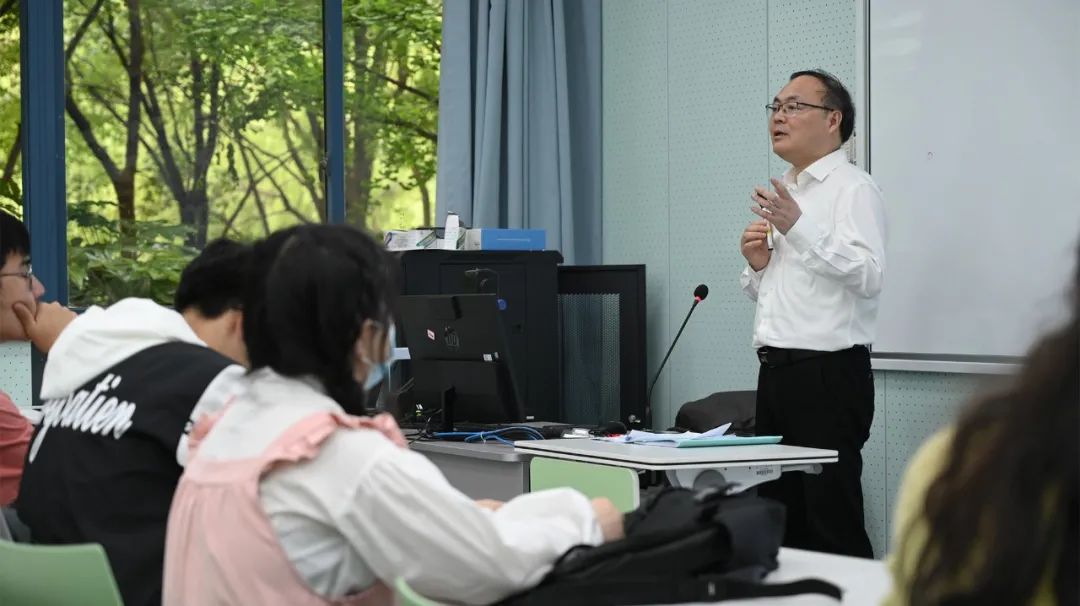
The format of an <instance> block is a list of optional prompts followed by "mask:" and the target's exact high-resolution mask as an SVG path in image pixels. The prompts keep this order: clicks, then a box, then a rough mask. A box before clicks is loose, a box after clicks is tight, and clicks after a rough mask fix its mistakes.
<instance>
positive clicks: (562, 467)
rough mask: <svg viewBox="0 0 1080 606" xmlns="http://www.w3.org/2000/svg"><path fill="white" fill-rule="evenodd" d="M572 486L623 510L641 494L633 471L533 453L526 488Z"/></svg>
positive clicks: (634, 506)
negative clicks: (607, 500) (603, 498)
mask: <svg viewBox="0 0 1080 606" xmlns="http://www.w3.org/2000/svg"><path fill="white" fill-rule="evenodd" d="M548 488H573V489H575V490H577V491H579V492H581V493H583V494H584V495H585V496H587V497H589V498H596V497H607V498H609V499H611V502H612V503H614V505H615V507H616V508H617V509H618V510H619V511H621V512H623V513H626V512H628V511H633V510H635V509H637V507H638V503H639V502H640V498H641V490H640V484H639V483H638V477H637V472H636V471H634V470H633V469H627V468H625V467H613V466H611V465H598V464H596V463H584V462H582V461H565V460H562V459H548V458H545V457H533V459H532V461H531V462H530V463H529V489H530V490H531V491H533V492H535V491H538V490H546V489H548Z"/></svg>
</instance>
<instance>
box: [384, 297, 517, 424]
mask: <svg viewBox="0 0 1080 606" xmlns="http://www.w3.org/2000/svg"><path fill="white" fill-rule="evenodd" d="M399 317H400V325H401V334H402V336H403V337H404V339H405V345H406V346H407V347H408V348H409V357H410V364H411V367H412V380H413V385H412V392H413V400H414V403H415V404H416V405H420V406H422V407H423V408H424V409H425V410H440V409H441V410H442V419H443V424H442V426H443V429H444V430H450V429H451V428H453V427H454V426H455V424H460V423H516V422H519V421H522V420H524V417H525V412H524V407H523V405H522V401H521V398H520V396H519V394H518V393H517V388H516V386H515V384H514V380H513V373H512V372H511V369H512V366H511V360H510V356H509V350H508V348H507V345H506V334H505V329H504V328H503V323H502V318H501V317H500V311H499V306H498V302H497V298H496V296H495V295H492V294H481V295H411V296H403V297H401V298H400V299H399Z"/></svg>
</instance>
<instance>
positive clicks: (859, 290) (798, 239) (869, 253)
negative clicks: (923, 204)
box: [786, 182, 885, 298]
mask: <svg viewBox="0 0 1080 606" xmlns="http://www.w3.org/2000/svg"><path fill="white" fill-rule="evenodd" d="M837 204H838V207H837V209H836V214H835V217H836V219H835V224H834V225H832V226H828V227H826V226H822V225H820V224H818V223H815V222H814V221H813V220H811V219H810V217H809V216H807V215H805V214H804V215H803V216H802V217H800V218H799V220H798V221H796V222H795V225H793V226H792V227H791V229H789V230H788V233H787V235H786V241H787V242H788V243H789V244H791V246H792V248H794V250H795V251H796V252H797V253H799V255H800V257H801V259H802V261H803V263H804V264H805V265H806V268H807V269H809V270H810V271H812V272H814V273H816V274H818V275H820V276H824V277H826V278H829V279H832V280H836V281H838V282H840V283H841V284H844V285H845V286H847V287H848V288H849V289H851V290H852V291H854V292H855V293H856V294H857V295H859V296H861V297H865V298H871V297H876V296H877V295H878V294H879V293H880V292H881V285H882V282H883V279H884V273H885V204H884V201H883V200H882V197H881V192H880V191H878V189H877V187H876V186H875V185H874V184H873V183H869V182H862V183H859V184H858V185H855V186H854V187H852V188H851V189H849V190H848V191H846V192H844V193H843V194H842V195H841V197H840V199H839V200H838V201H837Z"/></svg>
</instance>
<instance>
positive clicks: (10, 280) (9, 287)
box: [0, 211, 75, 506]
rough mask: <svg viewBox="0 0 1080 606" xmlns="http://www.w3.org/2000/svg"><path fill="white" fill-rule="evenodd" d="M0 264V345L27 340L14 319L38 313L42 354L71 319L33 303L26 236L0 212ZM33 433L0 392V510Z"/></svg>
mask: <svg viewBox="0 0 1080 606" xmlns="http://www.w3.org/2000/svg"><path fill="white" fill-rule="evenodd" d="M0 260H2V261H3V265H2V266H0V342H6V341H28V340H30V337H29V336H28V335H27V334H26V331H25V330H24V329H23V325H22V323H21V322H20V321H19V318H18V316H17V314H18V313H20V312H24V313H25V312H29V313H38V314H41V315H42V318H43V321H44V319H45V318H46V317H49V318H51V319H52V320H51V321H50V322H49V325H50V326H52V328H51V329H50V330H49V334H50V336H49V338H47V339H43V340H42V342H41V345H40V347H41V348H42V350H43V351H48V348H49V346H50V345H51V343H52V341H54V340H55V338H56V336H55V334H52V333H58V332H59V330H60V329H61V328H63V326H64V325H66V324H67V323H68V322H70V321H71V319H72V318H74V315H75V314H74V313H72V312H71V311H69V310H67V309H66V308H64V307H62V306H61V305H59V304H56V303H41V302H40V301H38V299H40V298H41V297H42V296H43V295H44V294H45V287H44V286H42V285H41V282H39V281H38V280H37V278H35V277H34V273H33V271H32V270H31V269H30V234H29V232H27V230H26V226H25V225H23V223H22V221H19V220H18V219H16V218H15V217H13V216H11V215H10V214H8V213H6V212H3V211H0ZM42 336H43V337H44V336H45V335H44V333H43V335H42ZM33 430H34V429H33V427H32V426H31V425H30V422H29V421H28V420H27V419H26V417H24V416H23V415H22V413H20V412H19V409H18V408H16V407H15V404H14V403H13V402H12V401H11V398H10V397H8V395H7V394H6V393H4V392H3V391H0V506H6V505H11V504H12V503H13V502H14V501H15V498H16V497H17V496H18V494H19V484H20V481H21V478H22V473H23V461H24V460H25V459H26V449H27V447H28V446H29V444H30V435H31V434H32V433H33Z"/></svg>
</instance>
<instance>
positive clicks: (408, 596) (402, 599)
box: [394, 577, 440, 606]
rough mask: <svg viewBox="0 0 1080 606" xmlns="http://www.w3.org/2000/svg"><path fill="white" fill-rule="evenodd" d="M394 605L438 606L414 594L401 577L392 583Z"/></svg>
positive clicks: (436, 603)
mask: <svg viewBox="0 0 1080 606" xmlns="http://www.w3.org/2000/svg"><path fill="white" fill-rule="evenodd" d="M394 604H395V605H396V606H440V605H439V603H438V602H433V601H431V600H429V599H427V598H425V597H424V596H422V595H420V594H419V593H416V591H414V590H413V588H412V587H409V584H408V583H406V582H405V579H403V578H401V577H398V579H397V580H396V581H394Z"/></svg>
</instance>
